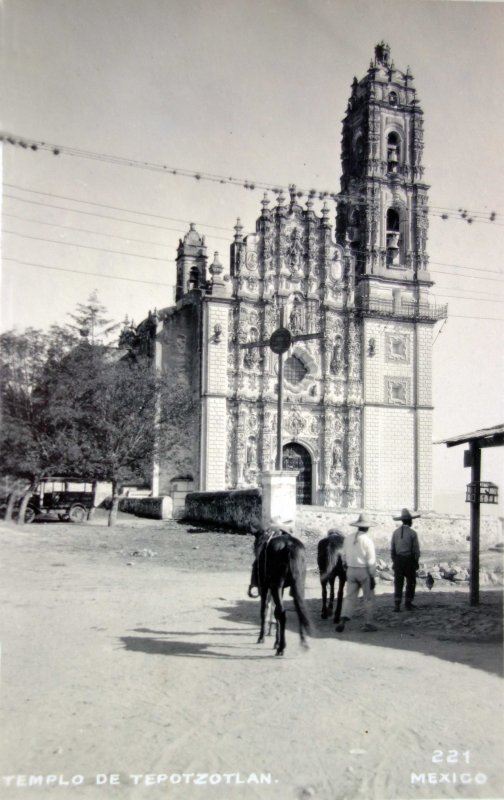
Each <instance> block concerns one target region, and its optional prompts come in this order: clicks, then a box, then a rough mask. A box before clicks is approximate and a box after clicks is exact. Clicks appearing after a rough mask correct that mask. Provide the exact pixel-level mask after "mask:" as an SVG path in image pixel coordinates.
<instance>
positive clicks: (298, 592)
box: [249, 528, 310, 656]
mask: <svg viewBox="0 0 504 800" xmlns="http://www.w3.org/2000/svg"><path fill="white" fill-rule="evenodd" d="M254 550H255V561H254V564H253V566H252V578H251V582H250V586H249V596H250V597H252V596H253V594H252V587H253V586H257V587H258V592H259V596H260V598H261V630H260V633H259V638H258V640H257V642H258V644H259V643H261V642H264V628H265V623H266V610H267V606H268V600H269V597H271V599H272V600H273V603H274V606H275V620H276V639H275V648H276V655H277V656H283V654H284V650H285V619H286V613H285V610H284V607H283V601H282V595H283V590H284V588H286V587H289V588H290V595H291V597H292V599H293V601H294V607H295V609H296V612H297V615H298V620H299V636H300V637H301V644H302V645H303V647H306V648H307V647H308V644H307V641H306V634H307V633H309V632H310V621H309V619H308V615H307V613H306V608H305V602H304V586H305V577H306V563H305V549H304V545H303V543H302V542H300V541H299V539H296V538H295V537H294V536H292V535H291V534H290V533H288V532H287V531H284V530H282V529H281V528H269V529H268V530H267V531H266V532H265V533H262V534H259V535H258V536H257V537H256V541H255V546H254Z"/></svg>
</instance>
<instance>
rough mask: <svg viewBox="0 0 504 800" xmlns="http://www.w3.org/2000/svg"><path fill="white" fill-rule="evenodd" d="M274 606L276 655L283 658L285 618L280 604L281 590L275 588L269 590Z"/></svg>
mask: <svg viewBox="0 0 504 800" xmlns="http://www.w3.org/2000/svg"><path fill="white" fill-rule="evenodd" d="M271 594H272V597H273V602H274V604H275V619H276V621H277V635H276V640H275V646H276V655H277V656H283V654H284V650H285V618H286V614H285V611H284V607H283V603H282V593H281V590H280V589H278V588H277V587H275V588H274V589H272V590H271Z"/></svg>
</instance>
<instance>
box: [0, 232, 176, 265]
mask: <svg viewBox="0 0 504 800" xmlns="http://www.w3.org/2000/svg"><path fill="white" fill-rule="evenodd" d="M4 233H9V234H10V235H11V236H19V237H20V238H22V239H32V240H33V241H36V242H48V243H49V244H60V245H61V244H62V245H65V246H67V247H79V248H82V249H84V250H96V251H98V252H99V253H112V255H116V256H126V257H128V258H129V257H131V258H144V259H147V260H148V261H162V263H163V264H166V263H167V262H168V261H171V262H172V263H173V259H167V258H158V257H157V256H141V255H139V254H138V253H124V252H123V251H122V250H109V249H108V248H106V247H93V245H90V244H77V243H76V242H63V241H58V240H57V239H44V238H43V237H41V236H30V235H29V234H27V233H17V232H16V231H9V230H6V231H4Z"/></svg>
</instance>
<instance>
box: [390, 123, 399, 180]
mask: <svg viewBox="0 0 504 800" xmlns="http://www.w3.org/2000/svg"><path fill="white" fill-rule="evenodd" d="M400 155H401V141H400V139H399V135H398V134H397V133H395V131H392V133H389V135H388V136H387V171H388V172H392V173H396V172H397V167H398V164H399V157H400Z"/></svg>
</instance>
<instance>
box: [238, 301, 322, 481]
mask: <svg viewBox="0 0 504 800" xmlns="http://www.w3.org/2000/svg"><path fill="white" fill-rule="evenodd" d="M321 338H322V334H321V333H297V334H294V335H293V334H292V333H291V332H290V330H289V329H288V328H286V327H285V322H284V307H283V306H281V307H280V327H279V328H277V329H276V330H275V331H273V333H272V334H271V336H270V338H269V339H268V341H262V342H246V343H245V344H242V345H240V348H242V349H246V350H250V349H251V348H253V347H269V348H270V349H271V350H273V352H274V353H276V354H277V355H278V383H277V387H278V388H277V392H278V397H277V442H276V461H275V469H277V470H279V471H280V470H281V469H282V430H283V389H284V387H283V357H284V353H286V352H287V350H289V348H290V347H291V345H292V343H293V342H300V341H303V340H305V339H321Z"/></svg>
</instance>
